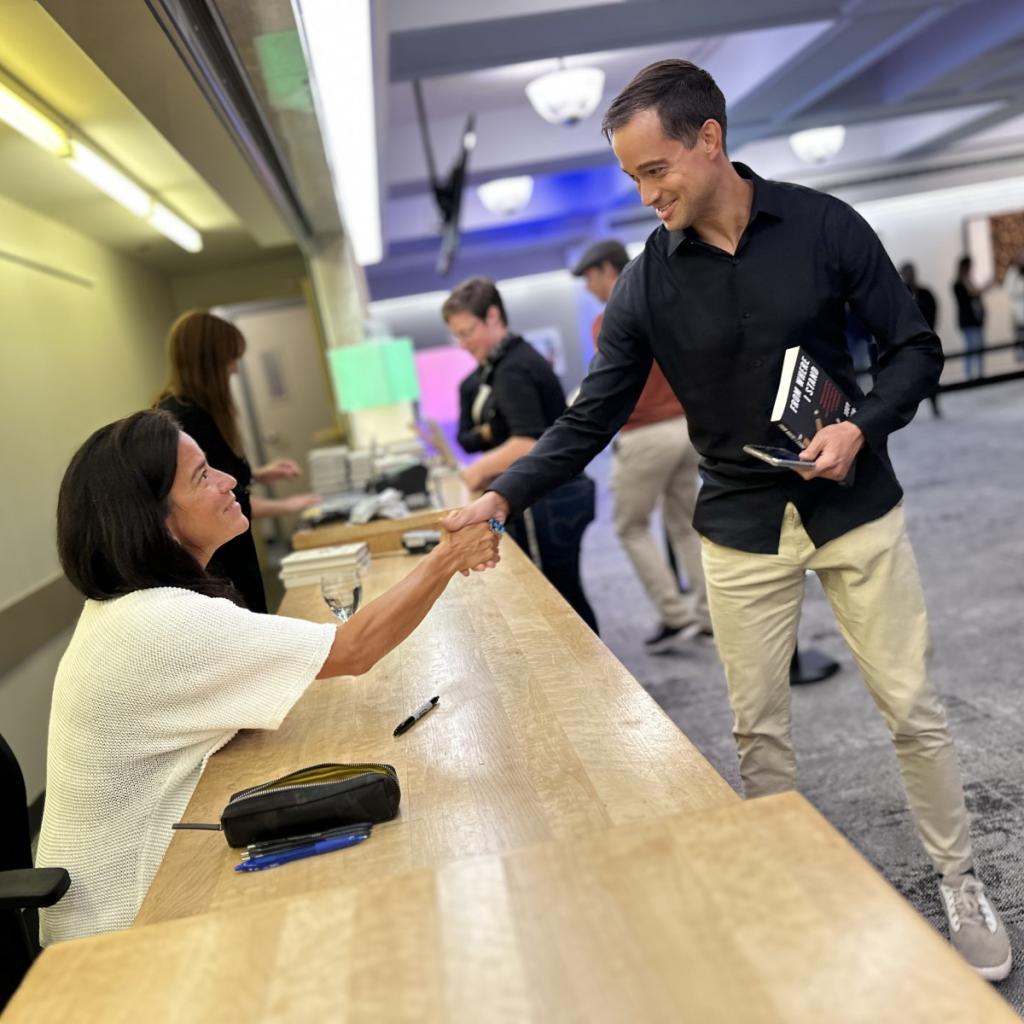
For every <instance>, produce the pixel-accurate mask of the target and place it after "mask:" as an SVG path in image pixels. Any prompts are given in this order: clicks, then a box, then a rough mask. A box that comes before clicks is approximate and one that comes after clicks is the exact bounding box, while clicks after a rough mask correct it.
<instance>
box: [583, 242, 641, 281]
mask: <svg viewBox="0 0 1024 1024" xmlns="http://www.w3.org/2000/svg"><path fill="white" fill-rule="evenodd" d="M628 262H629V253H628V252H626V247H625V246H624V245H623V244H622V243H621V242H619V241H616V240H615V239H614V238H609V239H606V240H605V241H603V242H595V243H594V244H593V245H592V246H591V247H590V248H589V249H587V251H586V252H585V253H584V254H583V255H582V256H581V257H580V258H579V259H578V260H577V261H576V263H575V265H574V266H573V268H572V274H573V275H574V276H575V277H582V276H583V275H584V274H585V273H586V272H587V271H588V270H590V268H591V267H599V266H601V264H602V263H610V264H611V265H612V266H613V267H614V268H615V273H617V274H621V273H622V268H623V267H624V266H625V265H626V264H627V263H628Z"/></svg>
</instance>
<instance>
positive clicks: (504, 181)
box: [476, 174, 533, 217]
mask: <svg viewBox="0 0 1024 1024" xmlns="http://www.w3.org/2000/svg"><path fill="white" fill-rule="evenodd" d="M476 194H477V195H478V196H479V197H480V202H481V203H483V204H484V207H485V209H487V210H489V211H490V212H491V213H496V214H498V215H499V216H502V217H511V216H512V214H514V213H519V211H520V210H522V209H524V208H525V207H526V204H527V203H529V201H530V197H531V196H532V195H533V178H531V177H530V176H529V175H528V174H523V175H520V176H518V177H515V178H494V179H493V180H492V181H485V182H484V183H483V184H482V185H477V188H476Z"/></svg>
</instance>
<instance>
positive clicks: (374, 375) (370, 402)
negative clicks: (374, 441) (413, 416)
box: [327, 338, 420, 412]
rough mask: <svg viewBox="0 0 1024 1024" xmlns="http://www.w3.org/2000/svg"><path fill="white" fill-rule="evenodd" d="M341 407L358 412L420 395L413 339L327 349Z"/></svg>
mask: <svg viewBox="0 0 1024 1024" xmlns="http://www.w3.org/2000/svg"><path fill="white" fill-rule="evenodd" d="M327 361H328V366H329V367H330V371H331V383H332V384H333V385H334V395H335V399H336V401H337V403H338V408H339V409H340V410H341V411H342V412H358V411H359V410H361V409H375V408H377V407H378V406H382V405H396V404H397V403H399V402H413V401H415V400H416V399H417V398H419V396H420V385H419V379H418V378H417V376H416V362H415V359H414V357H413V347H412V339H411V338H388V339H387V340H382V341H363V342H360V343H358V344H356V345H341V346H339V347H337V348H332V349H328V350H327Z"/></svg>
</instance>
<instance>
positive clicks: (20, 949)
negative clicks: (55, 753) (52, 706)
mask: <svg viewBox="0 0 1024 1024" xmlns="http://www.w3.org/2000/svg"><path fill="white" fill-rule="evenodd" d="M31 867H32V837H31V833H30V831H29V822H28V806H27V800H26V796H25V777H24V776H23V775H22V773H21V766H20V765H19V764H18V759H17V758H16V757H15V756H14V751H13V750H11V748H10V746H8V744H7V741H6V740H5V739H4V738H3V736H0V871H8V870H20V869H25V868H31ZM37 920H38V919H37V916H36V913H35V911H34V910H33V911H30V912H28V913H26V912H25V911H24V910H20V909H17V908H4V909H0V1010H3V1008H4V1006H5V1005H6V1004H7V1000H8V999H10V997H11V996H12V995H13V994H14V990H15V989H16V988H17V987H18V985H20V984H21V979H22V978H23V977H24V976H25V972H26V971H27V970H28V969H29V967H30V966H31V964H32V961H33V960H34V959H35V958H36V954H37V953H38V952H39V943H38V937H37V936H38V924H37Z"/></svg>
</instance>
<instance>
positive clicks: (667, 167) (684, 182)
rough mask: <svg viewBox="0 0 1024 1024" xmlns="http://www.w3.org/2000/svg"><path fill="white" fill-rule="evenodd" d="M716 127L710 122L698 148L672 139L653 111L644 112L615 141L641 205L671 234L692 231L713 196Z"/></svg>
mask: <svg viewBox="0 0 1024 1024" xmlns="http://www.w3.org/2000/svg"><path fill="white" fill-rule="evenodd" d="M716 129H717V124H716V123H715V122H712V121H706V122H705V123H704V126H703V127H702V128H701V130H700V131H699V132H698V134H697V138H696V140H695V143H694V145H693V146H692V147H691V148H687V147H686V146H685V145H684V144H683V143H682V142H680V141H679V140H678V139H672V138H669V137H668V136H667V135H666V134H665V132H664V130H663V129H662V126H661V119H660V118H659V117H658V112H657V111H656V110H654V109H653V108H649V109H647V110H641V111H640V112H639V113H638V114H636V115H635V116H634V117H632V118H631V119H630V120H629V121H628V122H627V123H626V124H624V125H623V126H622V127H621V128H618V129H616V131H615V133H614V134H613V135H612V149H613V150H614V151H615V155H616V156H617V157H618V159H619V165H620V166H621V167H622V169H623V170H624V171H625V172H626V174H628V175H629V176H630V177H631V178H632V179H633V181H634V182H635V183H636V186H637V188H638V189H639V190H640V199H641V201H642V202H643V204H644V205H645V206H650V207H652V208H653V209H654V212H655V213H656V214H657V215H658V219H659V220H660V221H661V222H662V223H663V224H664V225H665V227H667V228H668V229H669V230H670V231H679V230H681V229H682V228H686V227H689V226H690V225H692V224H693V223H694V222H695V221H696V220H699V218H700V216H701V214H702V213H703V212H704V211H705V210H706V209H707V208H708V206H709V199H710V196H711V194H712V193H713V191H714V186H715V180H716V178H717V174H716V170H717V168H716V160H715V158H716V156H717V155H718V153H720V152H721V147H720V143H719V141H718V139H719V133H718V132H717V131H716Z"/></svg>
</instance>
